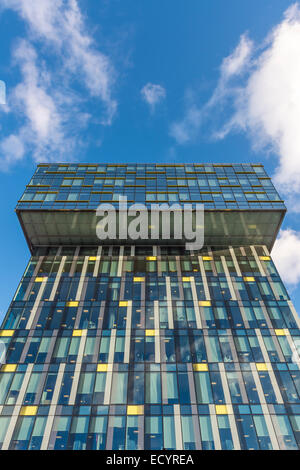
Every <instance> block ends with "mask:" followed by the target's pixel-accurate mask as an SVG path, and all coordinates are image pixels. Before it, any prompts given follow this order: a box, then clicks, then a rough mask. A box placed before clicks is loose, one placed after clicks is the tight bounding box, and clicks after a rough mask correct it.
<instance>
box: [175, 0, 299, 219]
mask: <svg viewBox="0 0 300 470" xmlns="http://www.w3.org/2000/svg"><path fill="white" fill-rule="evenodd" d="M299 57H300V6H299V4H298V3H295V4H294V5H292V6H291V7H290V8H288V9H287V10H286V12H285V14H284V18H283V20H282V22H281V23H280V24H278V25H276V26H275V27H274V29H273V30H272V31H271V32H270V34H268V36H267V37H266V38H265V40H264V41H263V42H262V43H261V44H256V45H255V47H254V44H253V42H252V41H251V40H250V39H249V38H248V37H247V36H246V35H243V36H242V37H241V38H240V42H239V44H238V46H237V48H236V49H235V50H234V51H233V53H232V54H230V55H229V56H228V57H227V58H225V59H224V60H223V62H222V64H221V67H220V76H219V81H218V84H217V86H216V88H215V90H214V92H213V93H212V96H211V98H210V99H209V100H208V101H207V102H206V103H205V104H204V105H202V106H198V105H197V102H194V103H192V104H190V105H189V106H188V107H187V110H186V113H185V115H184V117H183V118H182V120H180V121H178V122H175V123H172V124H171V126H170V134H171V136H173V137H174V138H175V139H176V141H177V142H178V143H179V144H184V143H188V142H190V141H191V140H193V139H195V138H196V137H199V135H200V133H201V131H202V129H203V125H204V124H205V125H207V124H208V123H209V124H210V125H211V126H213V127H212V130H211V136H212V137H214V138H216V139H223V138H225V137H226V136H227V135H228V134H229V133H232V132H244V133H245V134H246V135H247V136H248V137H249V138H250V139H251V143H252V146H253V148H254V150H264V151H266V152H268V153H269V154H272V156H273V158H274V160H275V161H274V166H275V167H276V168H275V174H274V179H275V182H276V184H277V186H278V187H279V189H280V190H281V192H283V193H285V194H286V195H288V196H289V197H290V200H291V202H293V208H294V210H295V209H296V210H299V211H300V207H299V206H300V205H299V204H298V205H297V206H296V204H295V192H296V193H297V194H298V195H299V193H300V158H299V148H300V87H299V83H300V62H299ZM212 121H214V122H220V121H221V125H220V126H218V127H214V125H213V123H212ZM222 121H223V122H222Z"/></svg>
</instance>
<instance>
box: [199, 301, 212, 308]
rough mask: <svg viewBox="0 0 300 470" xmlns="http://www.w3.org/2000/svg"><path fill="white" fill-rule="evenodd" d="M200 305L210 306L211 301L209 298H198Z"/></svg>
mask: <svg viewBox="0 0 300 470" xmlns="http://www.w3.org/2000/svg"><path fill="white" fill-rule="evenodd" d="M199 306H200V307H210V306H211V301H210V300H199Z"/></svg>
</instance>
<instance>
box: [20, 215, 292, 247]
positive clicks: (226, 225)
mask: <svg viewBox="0 0 300 470" xmlns="http://www.w3.org/2000/svg"><path fill="white" fill-rule="evenodd" d="M16 212H17V215H18V218H19V221H20V224H21V226H22V229H23V232H24V235H25V237H26V240H27V243H28V246H29V248H30V251H31V252H33V251H34V248H36V247H38V246H51V245H52V246H53V245H55V246H57V245H100V244H108V245H113V244H118V245H119V244H126V245H130V244H143V245H147V244H150V245H153V244H157V243H160V244H165V245H167V244H169V245H178V244H179V245H182V244H185V243H186V242H187V240H186V239H185V238H184V237H183V238H182V239H172V238H171V239H169V240H167V239H161V238H159V239H151V238H150V237H149V239H146V240H145V239H139V240H130V239H126V240H124V239H122V240H120V239H118V238H116V239H114V240H111V239H106V240H99V238H98V237H97V234H96V225H97V223H98V222H99V220H100V218H99V217H98V216H97V215H96V211H95V210H87V209H86V210H64V209H60V210H51V211H50V210H44V211H43V210H30V209H26V210H20V209H17V210H16ZM285 212H286V209H280V210H278V209H273V210H262V209H259V210H235V209H227V210H224V209H222V210H217V209H214V210H209V209H208V210H205V211H204V245H208V246H228V245H231V246H249V245H266V246H267V247H268V249H269V250H270V251H271V249H272V247H273V244H274V242H275V239H276V236H277V233H278V231H279V229H280V226H281V223H282V220H283V217H284V215H285ZM171 235H172V233H171Z"/></svg>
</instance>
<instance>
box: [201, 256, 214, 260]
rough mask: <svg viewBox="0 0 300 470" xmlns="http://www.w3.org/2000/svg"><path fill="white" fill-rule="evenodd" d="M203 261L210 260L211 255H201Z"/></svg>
mask: <svg viewBox="0 0 300 470" xmlns="http://www.w3.org/2000/svg"><path fill="white" fill-rule="evenodd" d="M202 259H203V261H211V260H212V257H211V256H202Z"/></svg>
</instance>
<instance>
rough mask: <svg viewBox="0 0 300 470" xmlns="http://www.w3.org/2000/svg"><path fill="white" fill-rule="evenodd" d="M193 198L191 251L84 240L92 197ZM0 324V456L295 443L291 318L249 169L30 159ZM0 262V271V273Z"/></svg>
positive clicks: (272, 229)
mask: <svg viewBox="0 0 300 470" xmlns="http://www.w3.org/2000/svg"><path fill="white" fill-rule="evenodd" d="M119 195H123V196H127V199H128V203H129V204H131V203H133V202H138V203H146V205H147V206H149V205H150V204H151V203H155V202H157V203H163V202H165V203H169V204H171V203H179V204H182V203H186V202H189V203H193V204H195V203H204V207H205V213H204V222H205V223H204V235H205V238H204V242H205V243H204V246H203V248H202V249H201V250H198V251H196V250H191V251H187V250H186V249H185V244H184V243H183V241H182V240H181V241H180V240H175V239H174V240H166V239H157V240H155V241H154V240H151V239H148V240H136V241H135V242H133V241H131V240H130V239H126V240H124V239H123V240H118V239H117V240H105V241H103V242H101V243H100V241H99V239H98V238H97V236H96V224H97V215H96V209H97V207H98V205H99V204H100V203H101V202H105V203H111V204H112V205H117V202H118V198H119ZM16 212H17V215H18V218H19V221H20V223H21V226H22V229H23V231H24V235H25V237H26V240H27V243H28V246H29V250H30V252H31V258H30V260H29V263H28V266H27V268H26V270H25V272H24V275H23V277H22V279H21V282H20V284H19V286H18V288H17V291H16V294H15V296H14V298H13V300H12V302H11V304H10V306H9V309H8V312H7V314H6V317H5V319H4V321H3V324H2V327H1V330H0V335H1V337H0V340H1V345H2V346H5V350H6V355H5V357H3V358H2V366H1V371H0V446H1V448H2V449H95V450H96V449H114V450H121V449H125V450H126V449H127V450H133V449H153V450H160V449H173V450H175V449H177V450H179V449H185V450H192V449H199V450H200V449H211V450H213V449H236V450H238V449H298V448H299V447H300V445H299V444H300V370H299V367H300V366H299V364H300V361H299V357H298V350H297V346H298V349H299V350H300V347H299V346H300V321H299V318H298V315H297V313H296V311H295V309H294V307H293V305H292V302H291V301H290V299H289V296H288V294H287V292H286V289H285V287H284V285H283V283H282V281H281V279H280V277H279V275H278V272H277V270H276V267H275V266H274V264H273V262H272V260H271V256H270V252H271V249H272V246H273V244H274V241H275V239H276V235H277V233H278V230H279V228H280V225H281V222H282V219H283V217H284V214H285V212H286V208H285V206H284V203H283V201H282V200H281V199H280V197H279V195H278V193H277V192H276V190H275V188H274V186H273V184H272V182H271V180H270V178H269V177H268V175H267V174H266V173H265V170H264V168H263V166H262V165H260V164H253V165H251V164H247V165H246V164H224V165H222V164H216V165H213V164H186V165H158V164H151V165H150V164H136V165H132V164H128V165H126V164H124V165H110V164H108V165H104V164H99V165H96V164H94V165H91V164H86V165H79V164H42V165H38V167H37V170H36V172H35V174H34V176H33V178H32V180H31V181H30V182H29V184H28V185H27V186H26V189H25V192H24V194H23V196H22V197H21V199H20V200H19V202H18V205H17V208H16ZM2 269H5V267H4V266H2Z"/></svg>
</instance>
